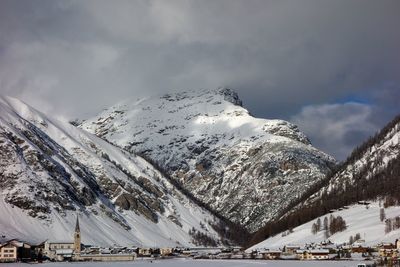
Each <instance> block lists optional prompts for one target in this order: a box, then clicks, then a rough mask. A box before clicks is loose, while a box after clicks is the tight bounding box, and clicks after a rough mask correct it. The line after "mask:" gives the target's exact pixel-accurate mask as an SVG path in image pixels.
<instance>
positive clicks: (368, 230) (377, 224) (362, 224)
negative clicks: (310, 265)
mask: <svg viewBox="0 0 400 267" xmlns="http://www.w3.org/2000/svg"><path fill="white" fill-rule="evenodd" d="M381 208H383V207H382V206H379V203H378V202H372V203H370V204H369V205H359V204H357V205H353V206H350V207H348V208H346V209H342V210H340V211H339V210H338V211H335V212H333V213H331V214H332V215H333V216H335V217H337V216H341V217H342V218H343V219H344V220H345V221H346V224H347V229H346V230H345V231H343V232H339V233H336V234H334V235H332V236H330V237H329V240H331V241H332V242H333V243H337V244H342V243H348V242H349V239H350V236H353V237H354V236H355V235H356V234H357V233H359V234H360V236H361V238H362V239H364V240H365V242H366V245H376V244H379V243H381V242H391V243H394V241H395V240H396V239H398V238H399V236H400V229H397V230H395V231H391V232H390V233H388V234H385V222H382V221H380V210H381ZM331 214H328V215H324V216H321V217H319V218H320V220H321V221H322V222H323V221H324V218H325V217H327V218H328V219H329V217H330V215H331ZM385 215H386V218H395V217H396V216H400V207H389V208H386V209H385ZM316 220H317V219H315V220H313V221H310V222H308V223H305V224H303V225H301V226H298V227H296V228H294V229H293V233H290V234H288V235H282V234H278V235H275V236H273V237H271V238H268V239H266V240H265V241H263V242H261V243H259V244H257V245H255V246H253V247H251V248H249V249H248V251H252V250H253V249H262V248H282V247H283V246H285V245H288V244H296V245H302V244H305V243H312V242H314V243H319V242H321V241H325V240H326V237H325V234H324V232H325V231H324V230H321V231H319V232H318V233H317V234H312V233H311V227H312V224H313V223H315V222H316Z"/></svg>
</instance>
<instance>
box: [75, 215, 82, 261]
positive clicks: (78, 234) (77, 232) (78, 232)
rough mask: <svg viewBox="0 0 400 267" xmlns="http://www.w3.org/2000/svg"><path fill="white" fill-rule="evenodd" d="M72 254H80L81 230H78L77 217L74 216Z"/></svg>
mask: <svg viewBox="0 0 400 267" xmlns="http://www.w3.org/2000/svg"><path fill="white" fill-rule="evenodd" d="M74 252H75V253H76V254H80V253H81V229H80V228H79V216H78V215H77V216H76V225H75V233H74Z"/></svg>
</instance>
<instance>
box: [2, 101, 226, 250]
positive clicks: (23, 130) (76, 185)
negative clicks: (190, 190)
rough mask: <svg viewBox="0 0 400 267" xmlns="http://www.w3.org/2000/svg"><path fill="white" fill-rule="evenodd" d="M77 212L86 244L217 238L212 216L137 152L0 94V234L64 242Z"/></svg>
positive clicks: (187, 241) (156, 243) (177, 242)
mask: <svg viewBox="0 0 400 267" xmlns="http://www.w3.org/2000/svg"><path fill="white" fill-rule="evenodd" d="M77 214H79V216H80V221H81V231H82V242H83V243H86V244H97V245H112V244H120V245H139V246H150V247H153V246H180V245H181V246H195V244H194V243H193V236H194V235H195V234H194V232H195V233H197V236H200V237H201V238H203V240H206V239H213V240H215V241H216V242H219V240H220V237H219V235H218V234H217V232H216V231H215V230H214V229H213V227H212V225H214V224H218V223H220V221H219V220H218V219H216V218H214V216H213V215H212V214H210V212H208V211H207V210H205V209H203V208H200V207H199V206H198V205H196V204H195V203H194V202H192V201H191V200H190V199H188V198H187V197H186V196H185V195H184V194H182V192H181V191H179V190H178V189H177V188H176V187H174V186H173V185H172V184H171V183H170V182H169V181H168V179H166V178H165V177H164V176H163V175H162V174H161V173H160V172H158V171H157V170H156V169H155V168H154V167H153V166H152V165H151V164H149V163H148V162H147V161H146V160H144V159H143V158H141V157H139V156H136V155H134V154H131V153H128V152H125V151H123V150H121V149H120V148H118V147H116V146H114V145H112V144H110V143H107V142H106V141H104V140H102V139H100V138H98V137H96V136H95V135H92V134H90V133H87V132H85V131H83V130H81V129H79V128H76V127H74V126H72V125H71V124H69V123H68V122H60V121H57V120H55V119H51V118H49V117H48V116H46V115H44V114H42V113H41V112H39V111H37V110H35V109H33V108H31V107H29V106H28V105H26V104H25V103H23V102H21V101H19V100H17V99H14V98H9V97H1V98H0V235H1V236H3V235H5V236H6V237H7V238H14V237H15V238H20V239H24V240H27V241H32V242H40V241H44V240H46V239H52V240H54V239H55V240H72V235H73V229H74V223H75V220H76V216H77ZM193 228H194V229H195V231H193ZM189 232H191V233H192V234H191V235H190V234H189ZM199 233H201V234H199ZM196 244H198V243H196ZM203 244H204V243H203Z"/></svg>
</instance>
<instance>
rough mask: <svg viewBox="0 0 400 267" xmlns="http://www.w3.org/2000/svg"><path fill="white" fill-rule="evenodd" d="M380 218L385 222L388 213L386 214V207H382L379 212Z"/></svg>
mask: <svg viewBox="0 0 400 267" xmlns="http://www.w3.org/2000/svg"><path fill="white" fill-rule="evenodd" d="M379 219H380V220H381V222H383V221H384V220H385V219H386V215H385V209H384V208H381V209H380V212H379Z"/></svg>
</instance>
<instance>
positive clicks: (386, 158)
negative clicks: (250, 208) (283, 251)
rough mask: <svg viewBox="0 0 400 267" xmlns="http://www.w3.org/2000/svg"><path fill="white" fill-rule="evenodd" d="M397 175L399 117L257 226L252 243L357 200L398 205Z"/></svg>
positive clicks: (399, 183)
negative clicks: (278, 214)
mask: <svg viewBox="0 0 400 267" xmlns="http://www.w3.org/2000/svg"><path fill="white" fill-rule="evenodd" d="M399 177H400V116H398V117H396V118H395V119H394V120H393V121H391V122H390V123H389V124H388V125H387V126H385V127H384V128H383V129H382V130H381V131H380V132H379V133H377V134H376V135H375V136H373V137H371V138H370V139H369V140H367V141H366V142H365V143H364V144H362V145H361V146H360V147H358V148H356V149H355V150H354V151H353V153H352V154H351V155H350V156H349V158H348V159H347V160H346V161H345V162H344V163H342V164H341V165H340V166H339V167H338V168H337V170H336V171H335V172H333V173H332V174H330V175H328V176H327V177H326V178H325V179H324V180H322V181H321V182H319V183H318V184H316V185H315V186H314V187H312V188H310V190H309V191H308V192H306V194H304V195H303V196H302V197H301V198H299V199H298V201H297V203H293V209H292V210H291V212H289V213H287V214H285V215H284V216H283V217H282V218H281V219H280V220H277V221H276V222H273V223H270V224H267V225H266V226H264V227H263V228H262V229H260V230H259V231H258V232H257V233H256V234H255V235H254V237H253V240H252V242H251V244H253V245H254V244H257V243H259V242H261V241H262V240H264V239H266V238H269V237H271V236H274V235H276V234H278V233H280V232H283V231H286V230H287V229H291V228H295V227H297V226H299V225H301V224H303V223H306V222H309V221H310V220H313V219H315V218H317V217H319V216H322V215H325V214H328V213H329V212H331V211H333V210H336V209H339V208H343V207H345V206H348V205H351V204H354V203H357V202H359V201H370V200H375V201H376V200H380V201H382V202H383V205H384V206H385V207H389V206H395V205H400V201H399V200H400V195H399V193H398V192H399V189H400V179H399ZM354 231H356V229H355V230H354ZM310 234H311V232H310ZM306 239H307V238H306Z"/></svg>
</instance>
